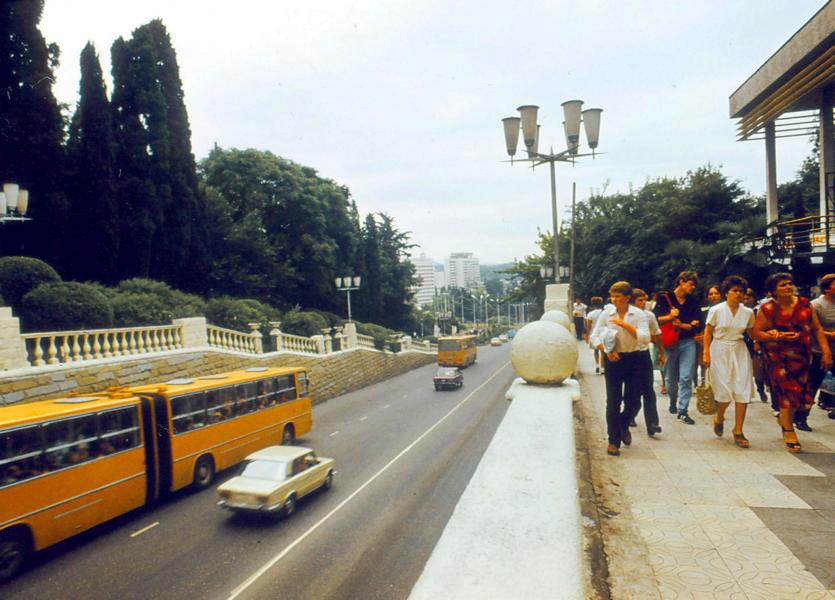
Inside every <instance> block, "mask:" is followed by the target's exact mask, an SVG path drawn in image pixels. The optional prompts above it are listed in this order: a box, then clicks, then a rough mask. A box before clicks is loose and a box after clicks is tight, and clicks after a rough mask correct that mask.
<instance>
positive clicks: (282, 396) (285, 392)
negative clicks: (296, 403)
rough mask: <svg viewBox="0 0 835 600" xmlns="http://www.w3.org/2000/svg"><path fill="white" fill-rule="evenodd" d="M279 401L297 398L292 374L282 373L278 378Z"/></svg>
mask: <svg viewBox="0 0 835 600" xmlns="http://www.w3.org/2000/svg"><path fill="white" fill-rule="evenodd" d="M277 381H278V383H277V385H278V399H279V402H289V401H290V400H295V399H296V386H295V382H294V381H293V376H292V375H282V376H281V377H279V378H278V379H277Z"/></svg>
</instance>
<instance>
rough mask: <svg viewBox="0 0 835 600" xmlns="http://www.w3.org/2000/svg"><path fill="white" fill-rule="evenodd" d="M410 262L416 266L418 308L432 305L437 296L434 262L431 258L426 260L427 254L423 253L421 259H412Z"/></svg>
mask: <svg viewBox="0 0 835 600" xmlns="http://www.w3.org/2000/svg"><path fill="white" fill-rule="evenodd" d="M409 262H411V263H412V264H413V265H414V266H415V279H417V280H418V283H417V285H416V286H415V287H414V288H413V290H414V293H415V303H416V304H417V305H418V306H423V305H424V304H432V298H433V297H434V296H435V263H434V261H433V260H432V259H431V258H426V254H424V253H421V255H420V257H419V258H411V259H409Z"/></svg>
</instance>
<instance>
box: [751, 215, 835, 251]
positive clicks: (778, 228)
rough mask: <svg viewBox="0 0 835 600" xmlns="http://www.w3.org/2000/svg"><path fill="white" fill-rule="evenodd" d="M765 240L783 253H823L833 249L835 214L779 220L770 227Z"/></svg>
mask: <svg viewBox="0 0 835 600" xmlns="http://www.w3.org/2000/svg"><path fill="white" fill-rule="evenodd" d="M769 230H770V233H769V235H768V236H767V240H768V242H769V243H770V245H771V247H772V249H773V250H774V251H776V252H779V253H783V254H799V255H812V254H825V253H828V252H832V251H833V250H835V214H832V213H829V214H826V215H823V216H820V215H812V216H809V217H802V218H800V219H792V220H789V221H780V222H777V223H774V224H773V225H772V226H771V227H770V228H769Z"/></svg>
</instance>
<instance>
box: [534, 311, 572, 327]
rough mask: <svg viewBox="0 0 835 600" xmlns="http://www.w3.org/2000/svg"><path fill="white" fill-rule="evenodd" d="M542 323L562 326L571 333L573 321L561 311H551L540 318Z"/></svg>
mask: <svg viewBox="0 0 835 600" xmlns="http://www.w3.org/2000/svg"><path fill="white" fill-rule="evenodd" d="M539 320H540V321H551V322H552V323H556V324H557V325H562V326H563V327H565V328H566V329H567V330H568V331H571V319H569V318H568V315H567V314H565V313H564V312H562V311H561V310H549V311H547V312H545V314H543V315H542V316H541V317H540V318H539Z"/></svg>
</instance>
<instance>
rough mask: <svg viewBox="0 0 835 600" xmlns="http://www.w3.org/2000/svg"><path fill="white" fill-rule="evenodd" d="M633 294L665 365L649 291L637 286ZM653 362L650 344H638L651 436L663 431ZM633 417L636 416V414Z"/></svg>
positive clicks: (642, 400)
mask: <svg viewBox="0 0 835 600" xmlns="http://www.w3.org/2000/svg"><path fill="white" fill-rule="evenodd" d="M632 296H633V304H634V305H635V307H636V308H639V309H641V310H642V311H644V314H645V315H646V317H647V328H648V329H649V335H650V338H651V339H652V343H653V346H654V347H655V348H658V362H659V363H660V364H661V365H662V366H663V365H664V363H665V362H666V360H667V357H666V354H665V352H664V346H663V344H662V343H661V328H660V327H659V326H658V320H657V319H656V318H655V315H654V314H653V313H652V312H651V311H649V310H647V308H646V305H647V300H648V296H647V293H646V292H645V291H644V290H642V289H639V288H635V289H633V290H632ZM652 362H653V361H652V357H651V356H650V351H649V344H638V366H639V370H640V375H639V378H638V390H639V395H640V403H641V406H642V408H643V410H644V424H645V425H646V426H647V435H648V436H649V437H653V436H654V435H655V434H656V433H661V425H660V424H659V423H660V420H659V418H658V407H657V406H656V397H655V369H654V368H653V366H652ZM632 418H633V419H634V418H635V417H634V415H633V416H632ZM630 425H631V422H630Z"/></svg>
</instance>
